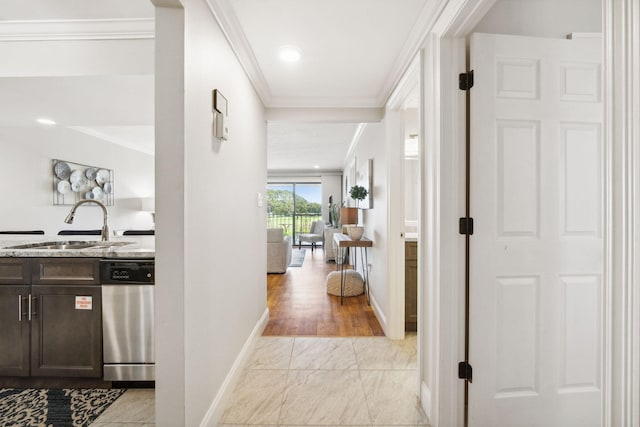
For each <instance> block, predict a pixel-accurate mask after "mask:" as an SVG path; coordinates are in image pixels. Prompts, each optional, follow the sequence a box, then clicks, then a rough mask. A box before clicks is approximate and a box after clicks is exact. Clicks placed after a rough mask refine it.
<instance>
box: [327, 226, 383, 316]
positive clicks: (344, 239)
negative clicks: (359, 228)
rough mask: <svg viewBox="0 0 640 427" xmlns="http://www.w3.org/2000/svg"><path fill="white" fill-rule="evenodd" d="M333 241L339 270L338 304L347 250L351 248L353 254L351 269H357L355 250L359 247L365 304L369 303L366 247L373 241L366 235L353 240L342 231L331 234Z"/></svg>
mask: <svg viewBox="0 0 640 427" xmlns="http://www.w3.org/2000/svg"><path fill="white" fill-rule="evenodd" d="M333 241H334V242H335V243H336V247H337V253H336V265H337V266H338V269H339V271H340V304H341V305H342V302H343V298H344V287H345V284H346V280H347V279H346V275H347V274H346V272H347V270H348V268H347V259H348V257H349V250H350V249H351V248H353V250H354V254H353V258H349V259H353V269H354V270H357V259H358V257H357V254H355V250H356V249H357V248H360V262H361V263H362V279H363V281H364V291H365V294H366V295H367V304H371V301H370V300H369V257H368V254H367V248H370V247H372V246H373V242H372V241H371V240H369V239H367V238H366V237H363V238H361V239H360V240H353V239H351V237H349V236H347V235H346V234H342V233H335V234H334V235H333Z"/></svg>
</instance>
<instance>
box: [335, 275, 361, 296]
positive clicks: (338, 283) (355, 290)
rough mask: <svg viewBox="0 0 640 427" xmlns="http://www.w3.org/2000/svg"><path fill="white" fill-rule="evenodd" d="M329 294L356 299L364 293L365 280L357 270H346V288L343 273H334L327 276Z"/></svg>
mask: <svg viewBox="0 0 640 427" xmlns="http://www.w3.org/2000/svg"><path fill="white" fill-rule="evenodd" d="M326 285H327V293H328V294H329V295H335V296H338V297H339V296H345V297H355V296H358V295H360V294H362V293H363V292H364V280H363V279H362V275H361V274H360V273H358V272H357V271H355V270H346V272H345V280H344V287H343V285H342V272H341V271H332V272H331V273H329V274H328V275H327V280H326Z"/></svg>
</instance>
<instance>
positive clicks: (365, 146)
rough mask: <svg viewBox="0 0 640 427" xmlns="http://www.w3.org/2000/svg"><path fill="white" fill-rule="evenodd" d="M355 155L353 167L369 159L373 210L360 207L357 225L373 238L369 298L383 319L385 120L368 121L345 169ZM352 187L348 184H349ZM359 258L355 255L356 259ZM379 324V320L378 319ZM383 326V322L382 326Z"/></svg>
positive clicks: (385, 304) (385, 310)
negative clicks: (361, 226)
mask: <svg viewBox="0 0 640 427" xmlns="http://www.w3.org/2000/svg"><path fill="white" fill-rule="evenodd" d="M354 157H355V158H356V169H357V170H358V169H361V168H363V167H364V166H365V165H366V162H367V160H368V159H373V190H372V191H373V209H361V210H360V214H359V220H358V224H359V225H364V227H365V232H364V234H365V236H366V237H368V238H370V239H371V240H373V247H372V248H371V249H370V250H369V264H371V269H370V271H369V286H370V292H371V296H372V298H373V299H375V301H376V302H377V304H378V307H379V309H380V310H381V311H382V313H379V314H381V315H382V318H383V319H385V318H386V317H387V315H388V311H389V301H388V289H387V200H388V197H389V195H388V194H387V153H386V146H385V121H384V120H383V121H382V122H381V123H369V124H367V126H366V127H365V129H364V131H363V133H362V135H361V136H360V139H359V140H358V143H357V145H356V146H355V147H354V149H353V150H352V152H351V154H350V156H349V157H347V158H346V159H345V163H344V164H345V169H346V168H347V165H349V164H351V162H352V161H353V158H354ZM349 185H350V186H352V184H349ZM359 261H360V259H359V257H358V262H359ZM381 323H383V322H381ZM382 326H383V327H385V325H384V324H383V325H382Z"/></svg>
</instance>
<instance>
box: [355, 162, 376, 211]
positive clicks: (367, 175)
mask: <svg viewBox="0 0 640 427" xmlns="http://www.w3.org/2000/svg"><path fill="white" fill-rule="evenodd" d="M354 185H360V186H362V187H364V188H366V189H367V191H368V192H369V193H368V194H367V197H365V199H364V200H362V201H361V202H360V203H359V204H358V207H359V208H360V209H373V159H367V160H365V161H364V162H362V163H361V164H359V165H358V166H357V168H356V181H355V184H354Z"/></svg>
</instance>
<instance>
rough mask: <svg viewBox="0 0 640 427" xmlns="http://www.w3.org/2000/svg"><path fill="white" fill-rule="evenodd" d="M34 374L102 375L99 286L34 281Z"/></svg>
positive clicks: (32, 370) (32, 335)
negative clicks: (43, 283) (36, 282)
mask: <svg viewBox="0 0 640 427" xmlns="http://www.w3.org/2000/svg"><path fill="white" fill-rule="evenodd" d="M32 293H33V298H34V299H35V308H36V309H35V310H34V316H33V321H32V326H31V349H32V350H31V375H32V376H62V377H94V378H97V377H100V376H102V318H101V315H100V313H101V309H102V304H101V302H102V301H101V292H100V286H74V285H34V286H33V287H32Z"/></svg>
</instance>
